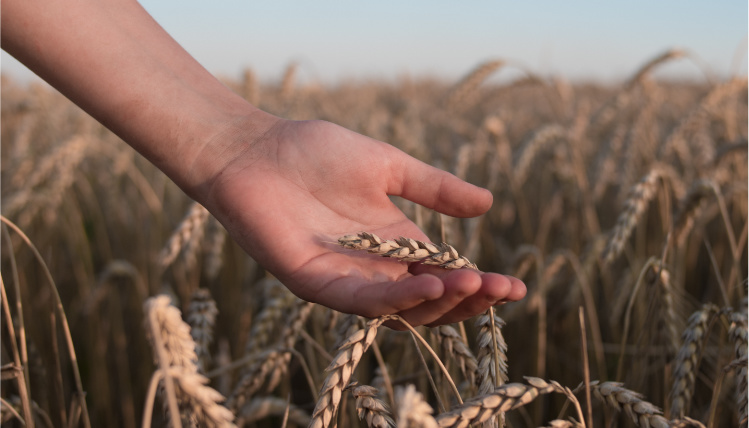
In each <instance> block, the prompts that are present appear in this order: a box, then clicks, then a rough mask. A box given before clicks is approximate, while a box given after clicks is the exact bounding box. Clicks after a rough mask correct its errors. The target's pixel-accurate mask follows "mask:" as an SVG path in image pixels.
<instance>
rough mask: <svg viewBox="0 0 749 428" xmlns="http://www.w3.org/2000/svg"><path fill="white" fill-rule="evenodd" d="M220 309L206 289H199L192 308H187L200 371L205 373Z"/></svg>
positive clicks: (194, 295)
mask: <svg viewBox="0 0 749 428" xmlns="http://www.w3.org/2000/svg"><path fill="white" fill-rule="evenodd" d="M216 315H218V308H217V307H216V302H215V301H214V300H213V298H212V297H211V292H210V291H208V289H206V288H199V289H197V290H196V291H195V293H193V295H192V300H191V301H190V306H188V308H187V323H188V324H190V335H191V336H192V338H193V340H194V341H195V354H196V355H197V357H198V369H199V370H200V372H202V373H205V368H206V364H207V363H209V362H210V358H211V353H210V350H209V349H208V348H209V346H211V342H213V326H214V325H215V324H216Z"/></svg>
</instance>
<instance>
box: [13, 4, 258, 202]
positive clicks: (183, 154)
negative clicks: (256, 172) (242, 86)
mask: <svg viewBox="0 0 749 428" xmlns="http://www.w3.org/2000/svg"><path fill="white" fill-rule="evenodd" d="M2 47H3V49H4V50H6V51H7V52H8V53H10V54H11V55H13V56H14V57H16V58H17V59H19V60H20V61H21V62H23V63H24V64H26V65H27V66H28V67H29V68H30V69H31V70H32V71H34V72H35V73H37V74H38V75H39V76H40V77H42V78H43V79H45V80H46V81H48V82H49V83H50V84H51V85H53V86H54V87H56V88H57V89H58V90H60V91H61V92H62V93H63V94H65V95H66V96H67V97H68V98H70V99H71V100H72V101H74V102H75V103H76V104H78V105H79V106H81V107H82V108H83V109H84V110H86V111H87V112H88V113H89V114H91V115H92V116H94V117H95V118H96V119H97V120H99V121H100V122H102V123H103V124H104V125H105V126H107V127H108V128H110V129H111V130H113V131H114V132H116V133H117V134H118V135H119V136H120V137H122V138H123V139H124V140H125V141H127V142H128V143H129V144H130V145H132V146H133V147H134V148H135V149H136V150H138V151H139V152H140V153H142V154H143V155H144V156H145V157H147V158H148V159H149V160H151V161H152V162H153V163H154V164H156V165H157V166H158V167H159V168H161V169H162V170H163V171H164V172H165V173H167V174H168V175H169V176H170V177H171V178H172V179H173V180H175V181H176V182H177V183H178V184H179V185H181V186H182V187H183V188H185V189H186V190H188V191H190V192H192V191H193V189H195V188H196V187H199V186H200V184H201V183H202V182H203V181H205V180H207V179H209V177H207V176H208V175H210V174H211V173H213V171H211V161H210V159H206V157H205V156H201V151H203V149H204V148H205V145H206V144H209V143H212V144H220V143H219V141H224V140H226V138H223V139H222V138H217V137H218V136H220V135H222V134H231V133H232V132H233V131H232V128H234V127H236V128H239V126H238V125H239V124H241V128H242V129H243V132H245V133H246V132H247V129H248V128H253V126H254V128H255V129H256V133H261V132H263V128H264V127H267V126H268V124H270V123H272V118H271V117H268V115H266V114H265V113H262V112H260V111H259V110H257V109H256V108H254V107H253V106H251V105H250V104H249V103H247V102H245V101H244V100H243V99H242V98H240V97H239V96H237V95H235V94H233V93H232V92H231V91H230V90H229V89H228V88H226V87H225V86H224V85H222V84H221V83H220V82H218V81H217V80H216V79H215V78H214V77H213V76H212V75H211V74H210V73H209V72H208V71H206V70H205V69H204V68H203V67H202V66H201V65H200V64H198V63H197V61H195V60H194V59H193V58H192V57H191V56H190V55H189V54H188V53H187V52H186V51H185V50H184V49H182V47H180V46H179V44H177V42H175V41H174V40H173V39H172V38H171V37H170V36H169V35H168V34H167V33H166V32H165V31H164V30H163V29H162V28H161V27H160V26H159V25H158V23H156V22H155V21H154V20H153V19H152V18H151V17H150V16H149V15H148V13H147V12H146V11H145V10H144V9H143V8H142V7H141V6H140V5H139V4H138V3H137V2H135V1H132V0H66V1H55V0H53V1H47V0H3V2H2ZM249 124H252V125H250V126H249V127H248V125H249ZM251 133H252V132H251ZM210 151H211V152H213V153H215V154H216V157H219V158H220V157H221V155H220V154H222V153H223V156H231V154H227V153H226V148H225V147H221V146H217V147H211V148H210ZM202 153H203V154H204V153H205V151H203V152H202ZM216 162H220V160H216Z"/></svg>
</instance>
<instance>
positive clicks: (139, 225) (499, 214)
mask: <svg viewBox="0 0 749 428" xmlns="http://www.w3.org/2000/svg"><path fill="white" fill-rule="evenodd" d="M682 57H683V53H682V52H681V51H676V50H673V51H668V52H666V53H664V54H662V55H659V56H656V57H654V58H653V59H650V60H649V59H648V58H643V63H642V64H632V73H631V76H630V79H628V80H626V81H622V82H620V83H618V84H616V85H609V86H601V85H595V84H587V85H583V84H571V83H569V82H567V81H565V80H564V79H562V78H555V79H547V78H540V77H538V76H536V75H534V74H533V73H532V71H528V70H518V69H517V68H515V67H514V66H510V65H508V64H506V63H504V62H503V61H501V60H496V61H489V62H485V63H482V64H479V65H478V66H477V67H476V68H475V69H473V70H469V69H468V68H470V65H469V67H467V70H466V76H465V78H464V79H462V80H460V81H456V82H444V81H439V80H436V79H429V78H415V77H414V78H401V79H398V80H394V81H390V82H385V81H371V82H369V81H359V82H357V81H350V82H346V83H340V84H338V85H323V84H313V83H302V82H301V80H300V79H298V78H297V77H296V76H295V72H297V71H298V70H297V68H295V67H294V66H290V67H289V69H288V70H286V72H285V74H283V75H279V79H278V80H277V81H275V82H265V83H263V82H259V81H258V79H256V78H255V76H254V74H253V73H252V71H251V70H247V71H246V72H245V74H244V75H243V76H242V77H241V78H240V79H224V80H225V83H226V85H228V86H229V87H231V88H232V89H233V90H235V91H236V92H237V93H239V94H241V95H242V96H243V97H245V98H246V99H248V100H249V101H250V102H252V103H254V104H255V105H258V106H259V107H260V108H262V109H264V110H266V111H269V112H271V113H274V114H277V115H281V116H284V117H287V118H292V119H324V120H328V121H331V122H335V123H337V124H340V125H342V126H345V127H347V128H350V129H353V130H355V131H357V132H360V133H362V134H365V135H368V136H371V137H373V138H376V139H379V140H382V141H386V142H389V143H391V144H393V145H395V146H397V147H399V148H401V149H402V150H404V151H406V152H407V153H409V154H411V155H413V156H415V157H417V158H419V159H421V160H423V161H425V162H428V163H430V164H432V165H436V166H438V167H440V168H442V169H445V170H448V171H451V172H452V173H454V174H455V175H457V176H459V177H461V178H463V179H465V180H467V181H469V182H471V183H474V184H477V185H480V186H483V187H486V188H489V189H490V190H491V191H492V192H493V194H494V205H493V207H492V209H491V210H490V212H489V213H487V214H486V215H484V216H482V217H480V218H476V219H453V218H446V217H442V218H441V217H440V216H439V215H437V214H435V213H433V212H430V211H428V210H425V209H423V208H421V207H419V206H416V205H414V204H412V203H410V202H406V201H403V200H396V203H397V204H398V205H399V206H400V207H401V208H402V209H403V210H404V212H405V213H406V214H407V215H408V216H409V217H410V218H411V219H412V220H414V221H415V222H416V223H417V224H418V225H420V226H421V227H422V229H423V230H425V231H426V233H427V235H428V236H429V237H430V238H431V239H432V242H435V243H439V242H441V241H442V239H444V240H445V242H448V243H450V244H451V245H452V246H453V247H454V248H455V249H456V250H457V251H458V252H460V254H462V255H463V256H465V257H467V258H468V259H469V260H471V261H472V262H474V263H476V264H477V265H478V267H479V268H480V269H481V270H485V271H495V272H502V273H507V274H511V275H514V276H517V277H519V278H521V279H522V280H523V281H525V283H526V284H527V286H528V295H527V296H526V298H525V299H524V300H522V301H520V302H516V303H511V304H506V305H500V306H496V307H494V308H493V310H492V311H490V313H486V314H483V315H481V316H477V317H475V318H474V319H470V320H467V321H465V322H463V323H460V324H454V325H448V326H442V327H438V328H427V327H416V328H409V327H407V326H404V327H406V328H405V329H404V330H403V331H395V330H391V329H389V328H387V327H385V326H381V324H382V323H383V322H385V321H386V320H390V321H391V322H393V321H394V322H398V318H397V317H383V318H377V319H373V320H369V319H363V318H358V317H354V316H351V315H346V314H341V313H336V312H334V311H331V310H329V309H327V308H325V307H322V306H317V305H314V304H310V303H306V302H303V301H301V300H299V299H297V298H296V297H295V296H293V295H292V294H291V293H290V292H289V291H288V290H287V289H286V288H285V287H283V286H282V284H280V283H279V282H278V281H277V280H275V279H274V278H272V277H270V276H269V275H267V274H266V272H265V271H264V270H263V268H262V267H261V266H258V265H257V264H256V263H255V262H254V261H253V260H252V259H251V258H249V257H248V256H247V255H246V254H245V253H243V252H242V251H241V250H240V249H239V247H238V246H236V245H235V244H234V243H233V242H231V240H228V239H226V236H225V231H224V229H223V228H222V226H221V225H220V224H219V223H218V222H217V221H216V220H215V219H214V218H213V217H212V216H211V215H210V214H209V213H208V212H207V211H206V210H205V209H204V208H203V207H201V206H200V205H197V204H195V203H193V202H192V201H191V200H189V199H188V198H187V197H186V196H185V195H184V194H183V193H182V192H181V191H180V190H179V189H178V188H177V187H176V186H175V185H174V184H173V183H172V182H171V181H170V180H169V179H168V178H166V176H164V175H163V174H162V173H161V172H159V171H158V170H157V169H155V168H154V167H153V166H152V165H150V164H149V163H148V162H147V161H145V160H144V159H143V158H141V157H140V156H139V155H138V154H136V153H135V152H134V151H133V150H132V149H131V148H130V147H129V146H127V145H126V144H124V143H123V142H122V141H120V140H119V139H118V138H117V137H116V136H114V135H113V134H112V133H110V132H109V131H108V130H106V129H105V128H104V127H103V126H102V125H100V124H99V123H97V122H96V121H94V120H93V119H91V118H90V117H89V116H87V115H86V114H85V113H83V112H82V111H81V110H80V109H78V108H77V107H76V106H74V105H73V104H72V103H70V102H69V101H68V100H67V99H65V98H64V97H63V96H61V95H60V94H58V93H56V92H54V91H53V90H51V89H50V88H49V87H47V86H44V85H41V84H30V85H21V84H18V83H15V82H14V81H12V80H10V79H9V78H7V77H6V78H3V80H2V135H1V137H2V177H1V178H2V215H3V218H2V228H1V230H0V232H1V235H0V247H1V253H2V320H1V321H0V324H1V325H2V384H1V387H2V401H1V404H2V406H1V407H0V409H2V423H3V426H9V427H11V426H18V427H20V426H24V422H23V421H25V426H37V427H78V426H83V427H90V426H91V427H127V428H131V427H139V426H167V425H171V426H183V427H185V426H207V427H212V426H221V427H224V426H234V425H236V426H246V427H282V426H286V427H303V426H312V427H325V426H330V427H332V426H338V427H365V426H370V427H388V426H398V427H467V426H475V427H499V426H504V427H514V428H521V427H556V428H559V427H581V426H585V427H632V426H638V427H666V426H675V427H686V426H695V427H702V426H706V427H738V426H745V424H746V418H747V221H748V218H747V179H748V176H747V78H746V77H745V76H740V77H736V78H733V79H725V80H715V79H712V78H710V77H709V76H706V77H705V78H704V79H703V80H701V81H699V82H674V81H662V80H658V79H656V78H654V77H653V72H654V71H655V70H656V69H657V68H658V67H661V66H662V65H663V64H666V63H668V62H671V61H674V60H676V59H678V58H681V59H679V60H680V61H688V60H689V59H688V58H682ZM510 68H512V69H513V72H514V73H516V75H519V76H522V77H519V78H516V79H508V80H507V81H502V83H498V81H497V80H496V79H491V77H492V76H497V75H501V74H502V73H507V71H506V70H508V69H510ZM357 232H366V231H352V233H357ZM365 238H366V239H365ZM370 238H371V237H367V236H366V235H364V237H362V236H359V237H358V238H352V237H349V238H348V239H349V241H346V242H344V244H346V245H348V246H350V247H355V246H357V245H358V246H359V247H362V248H365V249H366V248H367V245H364V244H362V242H361V241H362V240H366V241H367V243H370V241H371V242H374V241H373V239H374V238H371V239H370ZM382 238H383V239H392V238H396V237H382ZM353 239H359V240H358V241H351V240H353ZM351 242H355V243H354V244H352V243H351ZM404 242H405V241H404ZM403 245H406V243H403ZM372 257H375V256H372Z"/></svg>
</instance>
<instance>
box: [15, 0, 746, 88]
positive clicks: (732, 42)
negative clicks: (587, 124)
mask: <svg viewBox="0 0 749 428" xmlns="http://www.w3.org/2000/svg"><path fill="white" fill-rule="evenodd" d="M141 3H142V4H143V5H144V6H145V8H146V9H147V10H148V11H149V12H150V13H151V14H152V15H153V16H154V17H155V18H156V20H157V21H159V22H160V23H161V25H162V26H164V28H166V30H167V31H168V32H169V33H171V34H172V36H173V37H174V38H175V39H176V40H177V41H178V42H180V43H181V44H182V45H183V46H184V47H185V48H186V49H187V50H188V51H189V52H190V53H191V54H192V55H194V56H195V57H196V58H197V59H198V61H200V62H201V63H202V64H203V65H204V66H205V67H206V68H208V70H209V71H211V72H213V73H215V74H219V75H224V76H228V77H238V76H239V75H240V73H241V70H242V69H243V68H244V67H251V68H252V69H253V70H254V71H255V72H256V73H258V74H259V75H260V77H261V78H263V79H278V78H280V76H281V74H282V73H283V70H284V68H285V67H286V65H287V64H288V63H289V62H291V61H296V62H298V63H299V64H300V65H301V73H302V75H303V76H306V78H312V79H322V80H325V81H328V82H331V81H335V80H336V79H339V78H353V79H364V78H372V77H374V78H383V79H392V78H395V77H397V76H399V75H402V74H410V75H412V76H421V75H432V76H438V77H445V78H450V79H454V78H457V77H459V76H460V75H462V74H463V73H465V72H466V71H467V70H469V69H470V68H472V67H473V66H475V65H476V64H478V63H479V62H482V61H484V60H487V59H495V58H501V59H505V60H509V61H513V62H515V63H519V64H523V65H524V66H526V67H527V68H529V69H530V70H532V71H534V72H536V73H538V74H541V75H544V76H549V75H552V74H556V75H562V76H564V77H567V78H570V79H574V80H583V79H586V78H593V79H596V80H599V81H616V80H618V79H622V78H624V77H626V76H628V75H630V74H631V73H632V72H633V71H634V70H635V69H636V68H637V67H638V66H639V65H640V64H641V63H643V62H644V61H646V60H647V59H649V58H651V57H652V56H654V55H656V54H658V53H660V52H662V51H664V50H666V49H668V48H673V47H680V48H684V49H687V50H689V51H690V52H693V53H694V54H695V55H696V56H697V57H698V58H699V59H700V60H701V61H702V62H704V64H706V65H707V67H708V68H709V69H710V70H711V71H713V72H714V73H716V74H717V75H718V76H721V77H725V76H727V75H729V74H730V73H731V72H737V71H738V72H740V73H742V74H745V73H746V70H747V53H746V51H747V48H746V37H747V22H748V19H749V18H748V17H749V12H748V7H747V5H748V4H749V3H748V2H747V1H745V0H716V1H706V0H702V1H689V0H682V1H675V0H656V1H644V0H635V1H626V2H624V1H618V2H612V1H607V2H602V1H598V2H593V1H580V0H570V1H550V0H547V1H540V0H526V1H514V2H509V1H498V0H494V1H488V0H487V1H470V2H468V1H464V2H457V1H450V2H448V1H423V0H418V1H417V0H411V1H408V0H405V1H393V0H380V1H371V2H361V1H359V2H344V1H328V0H320V1H298V0H297V1H291V0H280V1H258V0H231V1H228V0H227V1H209V0H202V1H198V0H183V1H177V0H142V1H141ZM737 52H740V55H739V56H738V58H736V56H737ZM734 61H738V66H736V65H733V62H734ZM2 67H3V71H4V72H8V73H11V74H12V75H19V74H20V75H23V74H24V73H23V71H22V66H20V65H19V64H17V63H16V62H15V61H14V60H12V59H11V58H10V57H9V56H8V55H7V54H5V53H3V56H2ZM659 73H660V74H661V75H664V76H665V75H677V76H688V77H696V78H699V76H700V72H699V69H698V67H697V66H696V65H695V64H694V63H693V62H691V61H689V60H684V59H682V60H679V61H675V62H674V63H672V64H667V65H665V66H664V67H663V68H662V69H661V70H660V71H659Z"/></svg>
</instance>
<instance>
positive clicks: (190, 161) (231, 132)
mask: <svg viewBox="0 0 749 428" xmlns="http://www.w3.org/2000/svg"><path fill="white" fill-rule="evenodd" d="M240 101H241V102H240V103H238V104H237V105H234V106H232V107H231V108H229V109H223V108H221V109H218V111H215V112H214V115H213V116H212V118H211V119H210V120H208V122H207V123H203V124H201V125H198V126H196V127H195V128H196V129H195V130H194V131H189V130H187V131H186V134H185V136H184V141H182V142H181V144H180V145H181V146H182V147H184V148H185V154H186V155H185V156H178V157H176V158H175V165H173V166H170V167H167V168H164V170H165V171H171V173H168V175H169V176H170V178H171V179H172V180H173V181H174V182H175V183H176V184H177V185H178V186H179V187H180V188H181V189H182V190H183V191H184V192H185V193H187V194H188V195H189V196H190V197H191V198H193V199H195V200H196V201H198V202H200V203H201V204H203V205H209V204H210V194H211V188H212V187H213V185H214V183H216V181H218V180H220V179H221V178H222V176H224V175H226V174H229V173H230V169H231V168H230V166H231V165H233V164H234V161H235V160H236V159H237V158H239V157H240V156H249V157H250V159H255V160H256V159H257V158H258V157H259V156H261V155H262V153H263V151H262V150H260V149H259V148H258V145H260V144H262V140H264V139H265V138H266V136H267V135H268V133H269V132H270V131H271V130H272V129H273V128H274V127H275V126H277V125H278V124H279V123H281V122H284V119H281V118H279V117H277V116H274V115H272V114H270V113H267V112H264V111H262V110H260V109H258V108H256V107H254V106H252V105H251V104H249V103H247V102H246V101H244V100H241V99H240Z"/></svg>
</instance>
